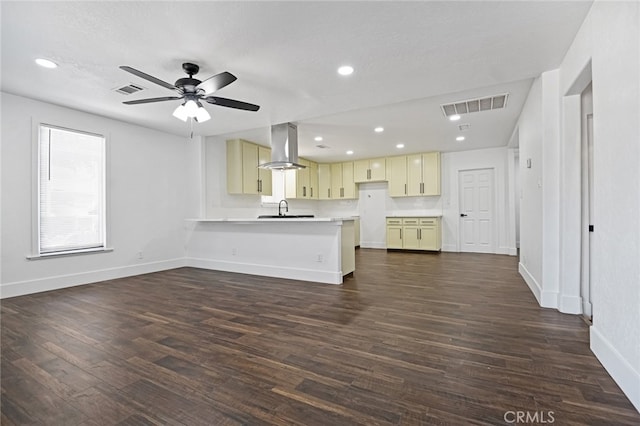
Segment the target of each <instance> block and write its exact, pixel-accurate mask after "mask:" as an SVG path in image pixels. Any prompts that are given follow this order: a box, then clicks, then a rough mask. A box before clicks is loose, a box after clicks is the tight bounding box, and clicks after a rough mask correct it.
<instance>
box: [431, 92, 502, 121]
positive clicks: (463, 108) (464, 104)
mask: <svg viewBox="0 0 640 426" xmlns="http://www.w3.org/2000/svg"><path fill="white" fill-rule="evenodd" d="M508 98H509V94H508V93H503V94H500V95H494V96H487V97H484V98H477V99H469V100H466V101H458V102H453V103H450V104H443V105H440V108H441V109H442V113H443V114H444V116H445V117H449V116H451V115H456V114H457V115H460V114H469V113H472V112H478V111H489V110H492V109H502V108H505V107H506V106H507V99H508Z"/></svg>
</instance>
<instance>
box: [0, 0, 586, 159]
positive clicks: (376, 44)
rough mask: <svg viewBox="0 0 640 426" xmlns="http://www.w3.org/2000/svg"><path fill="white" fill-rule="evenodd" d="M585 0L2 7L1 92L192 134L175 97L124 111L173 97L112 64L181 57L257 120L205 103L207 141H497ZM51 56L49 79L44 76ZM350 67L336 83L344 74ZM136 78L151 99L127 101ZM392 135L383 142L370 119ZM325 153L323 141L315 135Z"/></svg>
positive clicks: (444, 145)
mask: <svg viewBox="0 0 640 426" xmlns="http://www.w3.org/2000/svg"><path fill="white" fill-rule="evenodd" d="M590 5H591V2H586V1H585V2H580V1H578V2H576V1H569V2H561V1H554V2H528V1H518V2H485V1H482V2H479V1H476V2H184V1H179V2H10V1H3V2H2V3H1V8H2V9H1V19H2V40H1V42H2V52H1V53H2V74H1V77H2V90H3V91H6V92H9V93H14V94H17V95H22V96H26V97H30V98H34V99H39V100H43V101H47V102H51V103H54V104H59V105H64V106H69V107H72V108H76V109H80V110H84V111H88V112H92V113H95V114H100V115H104V116H107V117H111V118H115V119H119V120H124V121H128V122H131V123H136V124H140V125H143V126H147V127H151V128H155V129H159V130H162V131H166V132H170V133H174V134H178V135H184V136H187V135H188V134H189V132H190V129H189V125H188V124H185V123H183V122H181V121H179V120H177V119H175V118H173V117H172V116H171V113H172V111H173V109H175V107H176V106H177V103H176V102H175V101H174V102H166V103H156V104H149V105H135V106H127V105H123V104H122V101H124V100H132V99H139V98H146V97H158V96H168V95H171V92H170V91H168V90H166V89H163V88H162V87H159V86H155V85H153V84H152V83H149V82H147V81H145V80H142V79H140V78H138V77H136V76H133V75H131V74H128V73H126V72H124V71H122V70H120V69H119V68H118V66H120V65H129V66H132V67H134V68H137V69H139V70H141V71H144V72H146V73H148V74H151V75H154V76H156V77H158V78H160V79H163V80H165V81H168V82H171V83H173V82H174V81H175V80H176V79H178V78H180V77H183V76H184V75H183V74H182V70H181V63H182V62H185V61H190V62H195V63H197V64H199V65H200V67H201V71H200V74H199V75H198V76H197V77H200V78H201V79H204V78H207V77H209V76H211V75H213V74H216V73H218V72H222V71H230V72H232V73H233V74H235V75H236V76H237V77H238V80H237V81H236V82H234V83H233V84H231V85H229V86H227V87H225V88H223V89H222V90H220V91H219V92H217V93H216V95H219V96H222V97H228V98H234V99H240V100H244V101H248V102H251V103H256V104H259V105H261V107H262V108H261V110H260V111H259V112H257V113H252V112H245V111H238V110H232V109H228V108H221V107H216V106H213V105H207V109H208V111H209V112H210V113H211V115H212V120H210V121H208V122H206V123H201V124H196V125H195V127H194V132H195V133H196V134H199V135H226V134H233V135H238V136H246V137H248V138H251V137H254V139H255V140H256V141H257V142H261V143H265V144H266V143H268V131H267V129H268V127H269V126H270V125H271V124H275V123H280V122H285V121H294V122H297V123H299V128H300V153H301V154H302V155H306V156H307V157H310V158H312V159H318V160H323V159H325V160H327V161H333V160H338V159H341V158H344V151H345V150H347V149H352V150H354V151H355V154H354V157H370V156H374V155H387V154H393V153H397V152H396V151H394V150H395V148H394V147H395V145H396V143H400V142H402V143H405V145H406V148H405V149H406V150H407V152H409V151H411V152H417V151H422V150H430V149H439V150H442V151H451V150H462V149H474V148H483V147H489V146H504V145H506V144H507V142H508V139H509V136H510V134H511V132H512V131H513V128H514V125H515V120H516V119H517V116H518V115H519V112H520V109H521V108H522V103H523V102H524V99H525V98H526V94H527V91H528V89H529V87H530V85H531V81H532V78H534V77H536V76H538V75H539V74H540V73H541V72H543V71H546V70H550V69H554V68H557V67H558V66H559V64H560V61H561V59H562V58H563V56H564V54H565V52H566V51H567V49H568V47H569V45H570V44H571V42H572V40H573V38H574V36H575V33H576V32H577V30H578V28H579V26H580V24H581V23H582V21H583V20H584V17H585V16H586V13H587V12H588V9H589V7H590ZM36 57H46V58H49V59H52V60H54V61H55V62H57V63H58V64H59V67H58V68H57V69H55V70H46V69H42V68H39V67H37V66H36V65H35V64H34V62H33V60H34V59H35V58H36ZM342 64H350V65H352V66H353V67H354V68H355V70H356V71H355V73H354V74H353V75H352V76H350V77H342V76H339V75H338V74H337V73H336V69H337V67H338V66H339V65H342ZM129 83H134V84H136V85H142V86H143V87H145V88H146V90H145V91H143V92H140V93H137V94H134V95H130V96H124V95H121V94H118V93H116V92H114V91H113V89H114V88H116V87H120V86H122V85H125V84H129ZM503 92H510V93H511V95H510V98H509V104H508V106H507V108H506V109H505V110H502V111H491V112H481V113H474V114H470V115H468V117H463V120H462V121H461V122H469V123H470V124H471V129H470V130H469V131H467V132H466V133H465V136H466V137H467V140H466V141H465V142H464V143H456V142H455V141H454V138H455V136H456V134H457V132H456V128H455V125H454V124H453V123H450V122H448V121H447V120H446V119H445V118H444V116H443V115H442V113H441V111H440V109H439V105H440V104H441V103H449V102H452V101H457V100H461V99H468V98H473V97H480V96H487V95H493V94H497V93H503ZM377 125H381V126H384V127H385V129H386V130H385V132H384V133H382V134H375V133H373V131H372V128H373V126H377ZM316 135H322V136H323V137H324V141H323V142H322V143H324V144H326V145H328V146H330V147H331V149H326V150H319V149H317V148H315V145H316V144H318V142H315V141H313V139H312V138H313V137H314V136H316Z"/></svg>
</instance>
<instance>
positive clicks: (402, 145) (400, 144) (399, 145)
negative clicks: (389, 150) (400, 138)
mask: <svg viewBox="0 0 640 426" xmlns="http://www.w3.org/2000/svg"><path fill="white" fill-rule="evenodd" d="M396 148H404V144H403V143H399V144H398V145H396Z"/></svg>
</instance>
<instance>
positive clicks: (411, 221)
mask: <svg viewBox="0 0 640 426" xmlns="http://www.w3.org/2000/svg"><path fill="white" fill-rule="evenodd" d="M419 223H420V219H419V218H417V217H412V218H408V217H405V218H404V219H402V224H403V225H418V224H419Z"/></svg>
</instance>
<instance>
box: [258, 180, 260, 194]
mask: <svg viewBox="0 0 640 426" xmlns="http://www.w3.org/2000/svg"><path fill="white" fill-rule="evenodd" d="M258 192H260V179H258Z"/></svg>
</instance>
